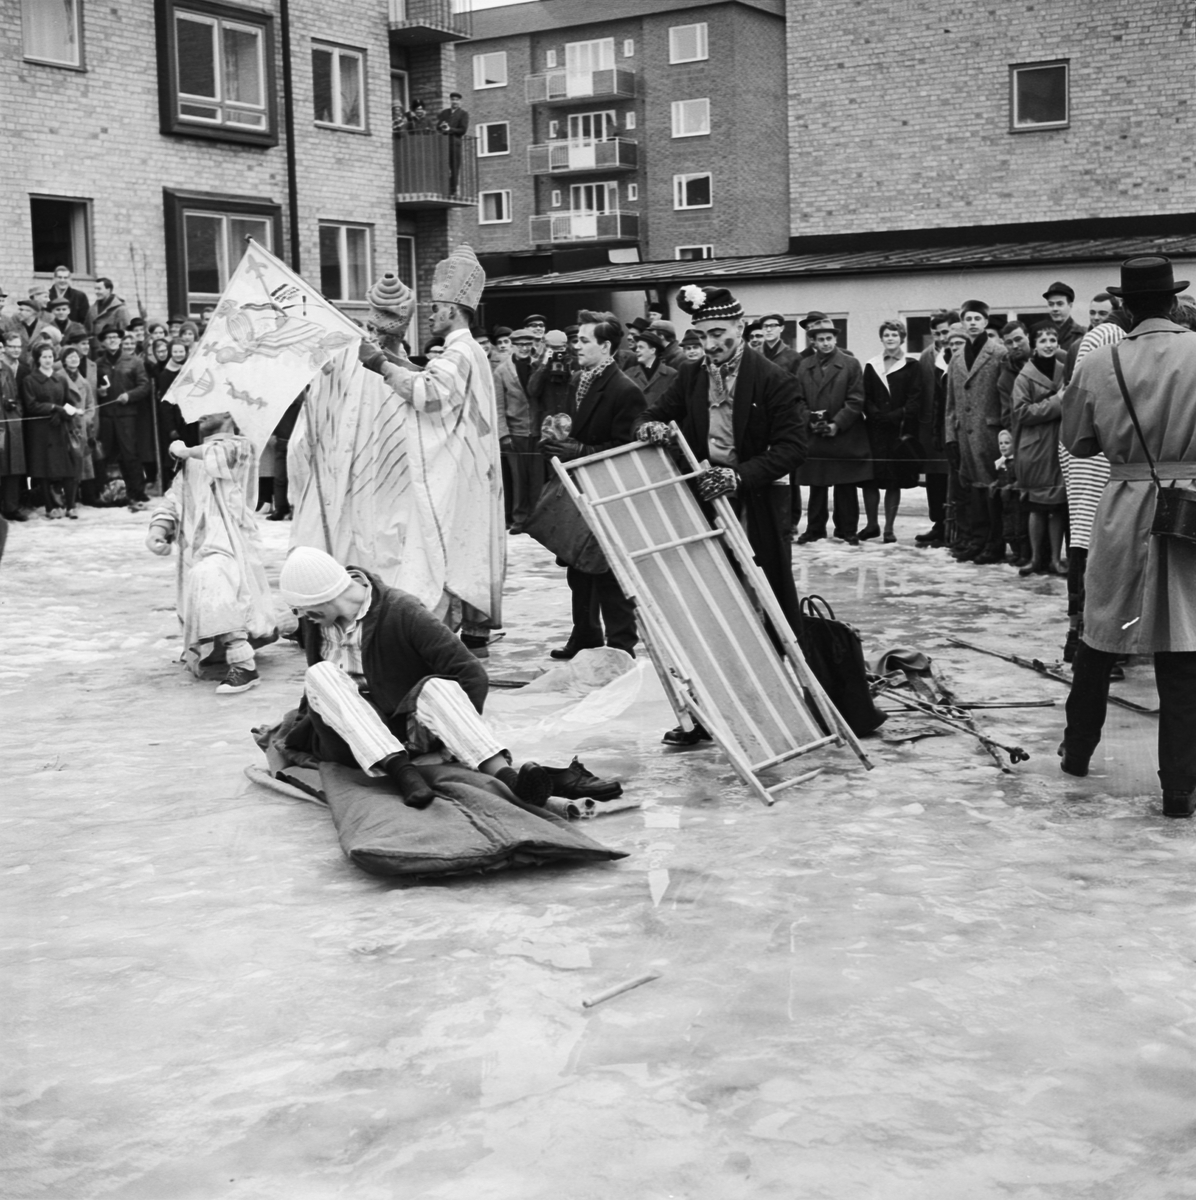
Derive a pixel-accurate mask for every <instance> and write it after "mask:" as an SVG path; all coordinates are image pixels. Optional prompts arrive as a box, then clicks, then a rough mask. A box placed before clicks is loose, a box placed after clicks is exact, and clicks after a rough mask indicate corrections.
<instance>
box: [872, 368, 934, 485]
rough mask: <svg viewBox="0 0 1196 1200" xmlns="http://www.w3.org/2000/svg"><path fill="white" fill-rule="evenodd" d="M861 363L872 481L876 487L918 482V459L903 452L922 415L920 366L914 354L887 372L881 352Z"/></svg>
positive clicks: (920, 468)
mask: <svg viewBox="0 0 1196 1200" xmlns="http://www.w3.org/2000/svg"><path fill="white" fill-rule="evenodd" d="M878 358H879V361H878V360H877V359H869V360H868V362H867V363H865V364H864V415H865V416H866V417H867V421H866V423H865V428H866V429H867V431H868V444H869V445H870V446H871V448H872V482H873V483H874V484H876V485H877V486H878V487H904V488H911V487H917V486H918V475H919V474H920V473H921V470H922V464H921V461H920V460H912V459H910V458H908V457H906V456H905V454H904V453H903V450H908V444H907V445H906V446H905V447H903V446H902V441H903V439H905V438H916V437H917V436H918V422H919V419H920V418H921V415H922V370H921V364H920V363H919V362H918V359H917V358H916V357H915V356H914V355H913V354H906V356H905V361H904V363H903V364H902V365H901V366H900V367H898V368H897V370H895V371H891V372H886V371H885V363H884V359H883V355H881V356H878Z"/></svg>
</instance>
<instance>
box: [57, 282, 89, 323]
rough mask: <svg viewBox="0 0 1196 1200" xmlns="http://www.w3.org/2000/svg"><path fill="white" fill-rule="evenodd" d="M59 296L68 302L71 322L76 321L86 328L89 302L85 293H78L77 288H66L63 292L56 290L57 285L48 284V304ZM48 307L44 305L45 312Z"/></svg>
mask: <svg viewBox="0 0 1196 1200" xmlns="http://www.w3.org/2000/svg"><path fill="white" fill-rule="evenodd" d="M59 296H65V297H66V298H67V300H69V301H70V305H71V316H70V319H71V320H72V321H77V322H78V323H79V324H80V325H82V326H84V327H86V326H87V314H88V312H90V310H91V301H90V300H88V298H87V294H86V293H85V292H81V291H79V289H78V288H73V287H68V288H67V289H66V291H65V292H60V291H59V290H58V285H57V284H53V283H52V284H50V302H51V303H52V302H53V301H55V300H57V299H58V297H59ZM49 308H50V305H49V304H47V305H46V309H47V311H48V310H49Z"/></svg>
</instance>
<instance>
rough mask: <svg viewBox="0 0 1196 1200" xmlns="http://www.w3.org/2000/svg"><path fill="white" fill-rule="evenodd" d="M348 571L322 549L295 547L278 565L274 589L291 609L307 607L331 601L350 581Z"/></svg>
mask: <svg viewBox="0 0 1196 1200" xmlns="http://www.w3.org/2000/svg"><path fill="white" fill-rule="evenodd" d="M352 582H353V580H352V579H351V578H350V576H349V572H348V571H346V570H345V568H344V567H342V566H341V565H340V563H338V562H337V561H336V559H335V558H333V557H332V555H331V554H325V553H324V551H323V550H316V549H315V548H314V547H312V546H296V547H295V549H294V550H292V551H291V552H290V554H288V555H287V560H286V562H284V563H283V564H282V573H281V574H280V575H279V576H278V591H279V594H280V595H281V596H282V598H283V601H284V602H285V603H287V604H289V605H290V606H291V607H292V608H310V607H311V606H312V605H315V604H327V603H328V601H329V600H335V599H336V598H337V596H339V595H340V594H341V592H343V591H344V590H345V588H347V587H348V586H349V584H351V583H352Z"/></svg>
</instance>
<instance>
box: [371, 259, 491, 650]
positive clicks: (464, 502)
mask: <svg viewBox="0 0 1196 1200" xmlns="http://www.w3.org/2000/svg"><path fill="white" fill-rule="evenodd" d="M485 284H486V273H485V272H484V271H483V270H482V267H481V264H480V263H479V262H478V260H477V256H476V255H475V254H474V252H473V250H472V249H471V248H470V247H469V246H465V245H462V246H458V247H457V249H456V250H454V251H453V253H452V254H451V255H450V256H449V257H448V258H446V259H443V260H442V261H441V262H439V263H437V264H436V270H435V273H434V274H433V276H432V289H431V290H432V312H431V321H430V325H431V333H432V334H433V335H434V336H436V337H442V338H444V353H443V354H438V355H436V356H435V357H434V358H432V359H431V360H430V361H429V362H428V364H427V366H426V367H425V368H423V369H422V370H420V369H418V368H416V367H415V365H414V364H412V363H411V362H409V361H406V360H402V359H396V357H395V356H394V355H387V354H386V353H385V352H384V351H383V350H382V349H381V348H380V347H379V346H378V345H377V344H375V343H374V342H371V341H368V340H366V341H363V342H362V343H361V346H360V349H359V355H360V358H361V362H362V365H363V366H365V367H366V368H367V369H369V370H371V371H376V372H377V373H378V374H379V375H381V376H382V378H383V379H384V380H385V381H386V382H387V384H389V385H390V387H391V389H392V390H393V391H394V393H395V395H396V396H397V397H398V399H399V400H400V402H402V403H404V404H410V405H411V406H412V407H413V408H414V410H415V412H416V414H417V416H418V419H419V425H420V465H421V466H422V469H423V472H424V479H423V481H422V483H423V492H424V494H425V495H426V496H427V498H428V501H429V503H430V505H431V509H432V512H433V514H434V517H435V520H434V521H432V522H429V523H427V524H426V526H425V527H426V528H428V530H429V533H428V535H427V536H428V537H429V538H435V539H436V540H437V541H438V543H439V545H438V546H436V547H430V548H429V550H430V552H431V553H432V554H433V557H435V558H437V560H438V561H440V562H442V563H443V564H444V588H445V591H446V592H448V593H450V595H451V596H452V597H453V598H454V599H455V600H458V601H460V604H461V618H460V622H459V623H460V624H461V635H462V640H463V641H465V644H466V645H467V646H471V647H476V648H477V649H482V648H483V647H484V645H485V641H486V635H485V631H486V630H487V629H490V628H498V627H499V626H500V625H501V624H502V589H503V578H504V575H505V573H506V530H505V526H504V522H503V502H502V473H501V467H500V459H499V441H498V412H497V408H496V405H495V398H494V376H493V374H492V372H491V369H490V362H489V360H488V359H487V357H486V352H485V351H484V350H483V349H482V348H481V346H479V345H478V343H477V342H476V341H474V339H473V337H472V336H471V334H470V327H471V326H472V324H473V321H474V314H475V313H476V311H477V307H478V304H479V302H480V301H481V298H482V288H483V287H484V286H485ZM456 623H457V622H455V621H453V620H452V619H450V624H456Z"/></svg>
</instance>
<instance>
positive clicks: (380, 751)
mask: <svg viewBox="0 0 1196 1200" xmlns="http://www.w3.org/2000/svg"><path fill="white" fill-rule="evenodd" d="M303 684H304V690H305V691H306V693H307V702H308V704H310V705H311V707H312V709H313V710H314V711H315V712H317V713H319V714H320V717H321V719H322V720H323V721H324V723H325V724H326V725H328V727H329V728H330V729H332V730H333V731H334V732H336V733H338V734H340V736H341V737H342V738H344V739H345V741H346V742H348V744H349V748H350V749H351V750H352V751H353V757H354V758H356V759H357V764H358V766H360V767H361V769H362V770H363V771H365V772H366V774H367V775H383V774H385V772H383V771H382V770H380V769H379V767H378V764H379V763H380V762H381V761H382V760H383V759H384V758H389V757H390V756H391V755H392V754H401V753H402V752H403V751H405V750H406V749H407V747H406V746H404V745H403V743H402V742H400V741H399V739H398V738H397V737H395V735H394V734H393V733H391V731H390V730H389V729H387V727H386V725H385V724H383V721H382V718H381V717H380V716H379V715H378V710H377V709H376V708H375V707H374V706H373V705H372V704H371V703H370V702H369V701H368V700H367V699H366V698H365V697H364V696H362V694H361V693H360V692H359V691H358V690H357V684H355V683H354V682H353V680H352V679H351V678H350V677H349V676H348V675H347V674H346V673H345V672H344V671H342V670H341V668H340V667H337V666H334V665H333V664H332V663H329V662H318V663H315V664H314V665H313V666H310V667H308V668H307V673H306V674H305V675H304V677H303ZM415 719H416V720H417V721H418V722H419V723H420V724H421V725H423V726H424V727H425V728H426V729H428V730H430V731H431V732H432V733H433V734H434V735H435V736H436V737H438V738H439V739H440V740H441V741H442V742H443V743H444V747H445V749H446V750H447V751H448V752H449V754H451V755H452V756H453V758H455V759H456V760H457V761H458V762H460V763H463V764H464V765H465V766H467V767H471V768H473V769H474V770H476V769H477V767H478V766H479V764H481V763H484V762H485V761H486V760H487V759H490V758H493V757H494V756H495V755H496V754H502V753H503V752H504V748H503V746H501V745H500V744H499V743H498V742H497V741H496V740H495V738H494V734H493V733H491V732H490V730H489V729H488V728H487V727H486V722H485V721H483V720H482V718H481V716H480V715H479V714H478V711H477V709H476V708H474V706H473V705H472V704H471V703H470V700H469V697H468V696H467V695H466V694H465V691H464V689H463V688H462V687H461V685H460V684H459V683H457V682H455V681H454V680H451V679H429V680H428V681H427V683H425V684H424V686H423V689H422V690H421V691H420V694H419V699H418V700H417V701H416V704H415Z"/></svg>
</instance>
